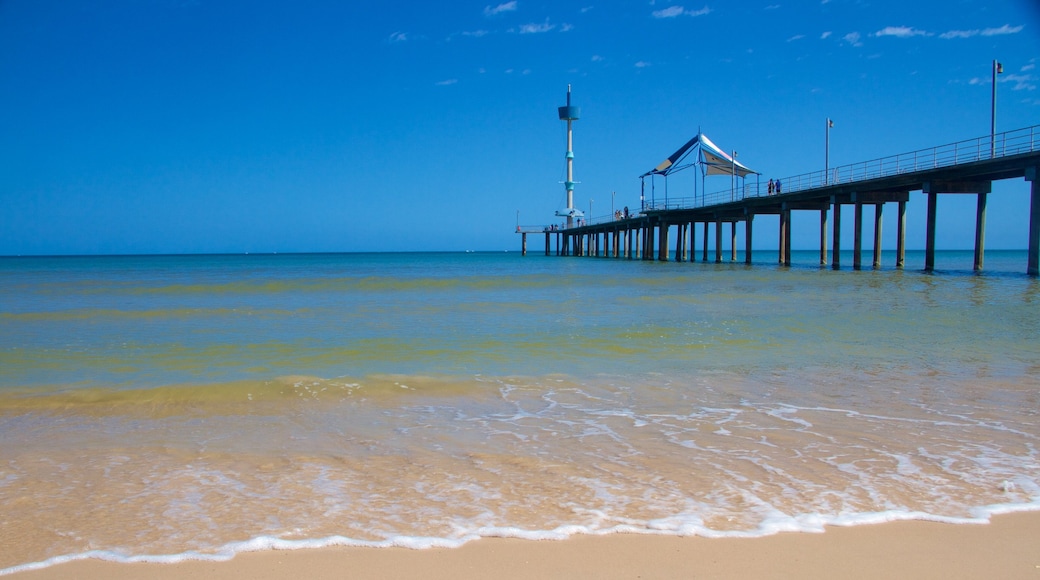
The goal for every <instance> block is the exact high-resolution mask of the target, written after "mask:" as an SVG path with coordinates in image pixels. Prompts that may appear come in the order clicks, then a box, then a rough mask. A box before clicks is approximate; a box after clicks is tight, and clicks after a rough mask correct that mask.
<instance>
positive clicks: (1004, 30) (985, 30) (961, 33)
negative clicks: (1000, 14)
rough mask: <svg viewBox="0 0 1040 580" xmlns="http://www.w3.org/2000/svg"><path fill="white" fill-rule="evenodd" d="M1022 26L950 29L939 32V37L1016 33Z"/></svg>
mask: <svg viewBox="0 0 1040 580" xmlns="http://www.w3.org/2000/svg"><path fill="white" fill-rule="evenodd" d="M1023 28H1025V26H1021V25H1019V26H1011V25H1010V24H1005V25H1004V26H1001V27H1000V28H983V29H981V30H980V29H977V28H976V29H974V30H951V31H949V32H944V33H942V34H940V35H939V38H946V39H950V38H971V37H973V36H1003V35H1005V34H1018V33H1019V32H1022V29H1023Z"/></svg>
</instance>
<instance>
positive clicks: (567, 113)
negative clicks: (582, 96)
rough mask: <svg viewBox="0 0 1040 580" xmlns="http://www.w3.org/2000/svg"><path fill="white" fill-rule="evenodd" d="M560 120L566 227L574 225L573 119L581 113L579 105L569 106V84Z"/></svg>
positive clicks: (560, 110) (560, 109)
mask: <svg viewBox="0 0 1040 580" xmlns="http://www.w3.org/2000/svg"><path fill="white" fill-rule="evenodd" d="M559 114H560V120H561V121H567V181H565V182H563V185H564V187H566V188H567V227H569V228H570V227H574V121H577V120H578V117H579V116H580V115H581V108H580V107H573V106H571V86H570V85H567V105H566V106H563V107H559Z"/></svg>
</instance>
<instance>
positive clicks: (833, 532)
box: [10, 512, 1040, 580]
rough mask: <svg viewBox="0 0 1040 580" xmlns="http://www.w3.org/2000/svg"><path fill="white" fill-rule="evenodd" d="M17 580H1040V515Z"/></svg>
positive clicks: (328, 554)
mask: <svg viewBox="0 0 1040 580" xmlns="http://www.w3.org/2000/svg"><path fill="white" fill-rule="evenodd" d="M10 578H13V579H15V578H16V579H18V580H23V579H24V580H42V579H50V578H82V579H86V580H93V579H97V580H101V579H114V580H120V579H130V578H154V579H159V580H162V579H180V578H192V579H211V578H212V579H223V578H229V579H230V578H256V579H272V580H273V579H283V578H284V579H290V580H298V579H299V578H382V579H395V578H402V579H403V578H424V579H426V580H438V579H442V578H443V579H448V578H480V579H486V578H494V579H496V580H508V579H519V578H596V579H610V578H723V579H729V578H733V579H736V578H802V579H816V578H818V579H831V578H851V579H855V578H936V579H939V578H942V579H951V578H1004V579H1018V578H1023V579H1025V578H1028V579H1040V512H1028V513H1018V514H1009V515H1003V516H997V517H995V518H993V520H992V522H991V523H990V524H988V525H952V524H940V523H932V522H916V521H915V522H895V523H887V524H879V525H866V526H856V527H849V528H844V527H830V528H828V529H827V531H826V532H825V533H822V534H811V533H784V534H778V535H774V536H768V537H765V538H754V539H732V538H726V539H708V538H696V537H695V538H677V537H670V536H643V535H631V534H618V535H610V536H602V537H591V536H579V537H574V538H571V539H569V540H565V541H527V540H513V539H493V538H492V539H484V540H480V541H476V542H471V543H469V544H467V545H465V546H463V547H462V548H458V549H431V550H409V549H404V548H390V549H373V548H326V549H316V550H296V551H268V552H255V553H246V554H240V555H238V556H237V557H236V558H234V559H233V560H231V561H229V562H220V563H214V562H184V563H180V564H116V563H110V562H102V561H98V560H83V561H78V562H72V563H68V564H63V565H58V566H52V567H50V568H46V569H43V570H35V571H30V572H23V573H20V574H15V575H12V576H10Z"/></svg>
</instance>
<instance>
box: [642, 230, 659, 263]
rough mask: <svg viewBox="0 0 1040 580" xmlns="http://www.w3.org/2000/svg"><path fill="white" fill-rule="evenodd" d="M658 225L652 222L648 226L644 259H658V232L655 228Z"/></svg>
mask: <svg viewBox="0 0 1040 580" xmlns="http://www.w3.org/2000/svg"><path fill="white" fill-rule="evenodd" d="M658 227H659V226H656V225H654V224H650V225H648V226H647V228H646V247H645V248H643V259H644V260H654V259H656V256H654V236H655V235H656V234H657V232H656V231H655V230H656V229H657V228H658Z"/></svg>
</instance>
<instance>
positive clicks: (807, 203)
mask: <svg viewBox="0 0 1040 580" xmlns="http://www.w3.org/2000/svg"><path fill="white" fill-rule="evenodd" d="M567 92H568V94H567V106H566V107H561V108H560V118H561V120H566V121H567V129H568V130H567V163H568V175H567V182H566V186H567V194H568V198H567V200H568V208H567V210H564V211H558V212H557V215H560V216H566V217H567V220H566V222H565V223H563V224H554V225H539V226H522V225H519V224H518V225H517V229H516V231H517V233H518V234H520V235H521V238H522V241H521V253H522V254H524V255H526V254H527V236H528V234H532V235H537V234H543V235H544V237H545V255H547V256H548V255H552V254H553V253H554V252H555V254H556V255H558V256H593V257H597V256H599V257H613V258H625V259H642V260H655V259H656V260H661V261H667V260H670V259H674V260H675V261H680V262H681V261H696V255H697V250H698V248H697V239H696V238H697V235H696V234H697V231H698V230H699V229H700V231H701V232H702V240H703V241H702V244H701V246H700V251H701V255H702V260H703V261H708V259H709V256H708V247H709V243H708V242H709V235H710V234H709V230H711V229H712V228H713V229H714V238H715V239H714V249H715V252H714V253H715V255H714V261H715V262H717V263H721V262H722V256H723V245H724V240H723V233H724V229H725V225H726V224H729V232H728V233H729V236H728V237H729V240H728V242H729V249H730V261H737V224H740V223H743V225H744V228H743V229H744V237H745V240H744V261H745V262H746V263H747V264H750V263H751V260H752V236H753V231H754V227H753V226H754V223H755V218H756V216H777V217H778V219H779V221H780V228H779V232H780V235H779V240H778V243H777V246H778V250H779V256H778V261H779V263H780V264H782V265H785V266H789V265H791V229H792V228H791V224H792V221H791V215H792V212H796V211H812V212H818V213H819V216H820V220H819V223H820V265H821V266H826V265H827V264H828V262H829V263H830V265H831V267H833V268H834V269H839V268H840V267H841V264H840V256H841V245H840V244H841V228H842V226H843V224H842V208H843V206H852V212H853V223H852V228H853V232H854V234H853V252H852V256H853V257H852V267H853V268H855V269H859V268H862V267H863V260H862V258H863V231H864V228H863V220H864V208H865V206H872V207H873V216H872V217H873V219H874V227H873V240H872V241H873V247H872V249H873V262H872V266H873V267H874V268H879V267H880V266H881V262H880V260H881V249H882V248H881V229H882V228H881V225H882V221H881V218H882V212H883V210H884V206H885V204H890V203H892V204H896V211H897V212H898V219H897V221H896V228H897V232H896V258H895V267H896V268H903V267H904V261H905V254H906V204H907V202H908V201H909V200H910V193H911V192H915V191H920V192H923V193H924V195H925V196H926V197H927V203H928V213H927V226H926V236H925V265H924V269H925V271H932V270H933V269H934V265H935V250H936V248H935V232H936V223H937V219H938V205H939V202H938V199H939V196H940V195H974V196H976V198H977V210H976V218H975V232H974V235H975V259H974V269H975V270H976V271H981V270H982V269H983V265H984V257H985V238H986V202H987V196H988V195H989V194H990V193H992V186H993V182H994V181H1000V180H1006V179H1025V180H1026V181H1028V182H1030V184H1031V195H1030V204H1029V210H1028V211H1029V233H1028V236H1029V239H1028V243H1027V246H1028V248H1029V252H1028V258H1027V261H1028V263H1027V267H1026V270H1027V272H1028V274H1029V275H1031V276H1040V188H1038V185H1037V184H1038V180H1040V125H1034V126H1032V127H1026V128H1023V129H1015V130H1012V131H1007V132H1003V133H997V134H991V135H986V136H983V137H977V138H974V139H968V140H965V141H959V142H956V143H949V144H946V145H940V146H936V147H931V148H928V149H921V150H918V151H911V152H909V153H901V154H898V155H891V156H888V157H881V158H879V159H873V160H870V161H862V162H859V163H852V164H849V165H843V166H839V167H834V168H826V169H823V170H819V171H815V172H810V173H804V174H801V175H794V176H790V177H786V178H781V179H780V180H778V182H779V183H781V184H782V186H778V187H776V188H774V187H772V182H771V183H770V184H763V183H761V181H760V180H755V182H754V183H747V180H746V179H744V180H743V181H744V183H743V184H742V185H739V187H738V186H737V181H738V178H741V177H746V176H747V175H750V174H754V173H755V172H753V171H752V170H750V169H748V168H747V167H745V166H743V165H741V164H740V163H738V162H737V161H736V155H735V153H734V154H732V155H731V154H727V153H725V152H723V151H721V150H720V149H719V148H718V147H715V146H714V144H713V143H711V141H710V140H708V139H707V138H706V137H705V136H703V135H702V134H700V133H698V135H697V137H695V138H694V139H691V140H690V142H688V143H687V144H685V145H684V146H683V148H680V150H679V151H676V153H675V154H673V155H672V156H670V157H669V158H668V159H666V160H665V161H664V162H662V163H661V164H660V165H658V166H657V167H655V168H654V169H653V170H651V171H648V172H647V173H645V174H643V175H642V176H641V177H642V178H645V177H647V176H650V177H651V178H652V177H653V176H654V175H667V173H668V172H669V171H671V170H674V169H676V168H684V167H689V166H692V165H694V164H695V163H699V164H701V165H702V175H704V174H711V173H722V174H729V175H731V179H732V183H731V186H730V188H728V189H725V190H722V191H715V192H710V193H701V194H697V193H695V195H694V196H692V197H682V198H670V199H667V198H666V199H665V201H663V202H659V201H657V200H656V199H654V200H651V201H649V202H646V201H644V202H643V206H642V207H641V208H639V211H633V212H629V213H626V214H621V213H619V212H615V213H613V214H611V215H607V216H602V217H599V218H593V217H592V216H589V217H588V218H587V219H583V218H584V217H585V216H584V214H582V213H581V212H580V211H578V210H576V209H574V207H573V188H574V183H575V182H574V180H573V173H572V164H573V160H574V154H573V152H572V136H571V127H572V123H573V121H575V120H576V119H577V117H578V114H577V113H578V108H577V107H573V106H571V104H570V87H568V91H567ZM828 123H829V121H828ZM694 150H697V153H696V155H697V161H695V162H690V163H687V164H686V165H680V164H681V163H682V160H683V159H685V157H686V156H687V155H690V152H691V151H694ZM673 235H674V238H673V237H672V236H673ZM672 239H674V240H675V241H674V252H673V251H672V243H671V242H670V240H672ZM554 240H555V247H553V243H552V242H553V241H554ZM828 241H829V242H830V243H828Z"/></svg>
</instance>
